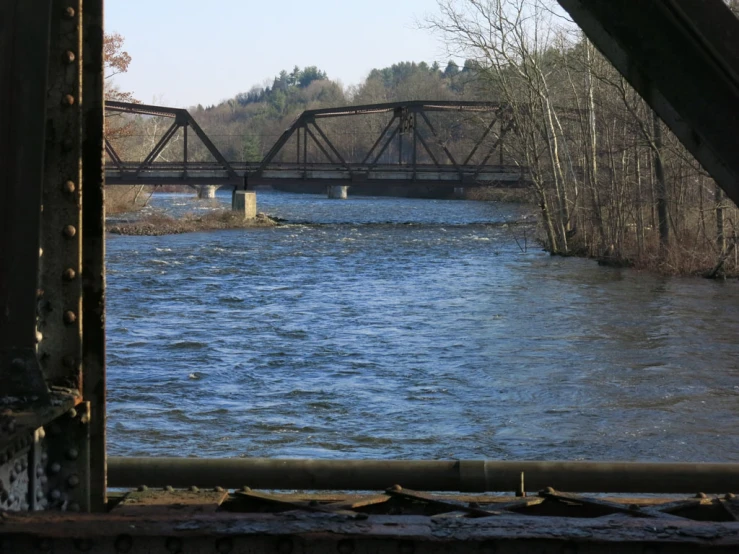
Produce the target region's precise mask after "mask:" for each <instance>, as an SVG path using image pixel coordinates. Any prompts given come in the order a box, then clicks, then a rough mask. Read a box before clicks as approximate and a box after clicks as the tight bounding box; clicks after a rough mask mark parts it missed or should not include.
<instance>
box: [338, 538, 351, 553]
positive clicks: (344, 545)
mask: <svg viewBox="0 0 739 554" xmlns="http://www.w3.org/2000/svg"><path fill="white" fill-rule="evenodd" d="M336 549H337V550H338V551H339V554H352V552H354V543H353V542H352V541H340V542H339V544H338V545H337V547H336Z"/></svg>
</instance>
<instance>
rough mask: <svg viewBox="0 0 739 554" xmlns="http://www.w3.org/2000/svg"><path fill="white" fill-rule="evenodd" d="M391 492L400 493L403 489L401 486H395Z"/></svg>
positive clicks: (391, 488)
mask: <svg viewBox="0 0 739 554" xmlns="http://www.w3.org/2000/svg"><path fill="white" fill-rule="evenodd" d="M390 490H391V491H394V492H400V491H402V490H403V487H401V486H400V485H393V486H392V487H390Z"/></svg>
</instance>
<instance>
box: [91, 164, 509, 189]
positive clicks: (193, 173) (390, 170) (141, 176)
mask: <svg viewBox="0 0 739 554" xmlns="http://www.w3.org/2000/svg"><path fill="white" fill-rule="evenodd" d="M231 167H232V168H233V169H234V171H235V172H236V176H235V177H233V176H230V175H229V174H228V172H227V171H226V170H224V168H223V167H222V166H221V165H220V164H218V163H215V162H212V163H211V162H204V163H196V162H190V163H188V164H186V165H185V164H182V163H176V162H175V163H166V162H162V163H154V164H150V165H149V166H148V167H147V168H146V169H145V170H141V171H138V169H139V168H138V165H136V164H122V165H121V166H119V167H116V166H110V165H109V166H108V167H107V168H106V171H105V175H106V183H107V184H108V185H142V184H143V185H165V184H166V185H193V184H197V185H203V184H210V185H239V186H240V185H243V183H244V177H246V178H247V182H248V184H249V185H250V186H251V185H264V184H277V183H286V182H304V183H327V184H331V185H349V186H362V185H368V184H387V185H391V184H406V185H407V184H414V183H419V184H424V185H431V186H433V185H444V186H468V187H472V186H488V185H491V184H499V183H506V184H507V185H509V186H515V185H516V184H518V183H520V182H521V181H522V172H521V169H520V168H519V167H517V166H488V167H483V168H480V167H478V166H471V165H466V166H458V167H454V166H435V165H432V164H428V165H427V164H423V165H417V166H416V167H415V168H414V167H413V166H401V165H397V164H386V165H376V166H370V165H367V164H346V165H342V164H339V165H336V164H308V165H305V164H295V163H276V164H270V165H268V166H266V167H264V168H260V164H259V163H232V164H231Z"/></svg>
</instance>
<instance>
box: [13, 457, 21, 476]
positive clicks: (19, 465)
mask: <svg viewBox="0 0 739 554" xmlns="http://www.w3.org/2000/svg"><path fill="white" fill-rule="evenodd" d="M13 467H14V468H15V472H16V473H20V472H21V471H23V466H22V465H21V461H20V460H18V461H17V462H15V465H14V466H13Z"/></svg>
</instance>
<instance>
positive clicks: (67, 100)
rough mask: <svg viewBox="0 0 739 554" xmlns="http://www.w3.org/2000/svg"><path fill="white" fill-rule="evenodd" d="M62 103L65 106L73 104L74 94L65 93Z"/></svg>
mask: <svg viewBox="0 0 739 554" xmlns="http://www.w3.org/2000/svg"><path fill="white" fill-rule="evenodd" d="M62 104H64V105H65V106H74V96H72V95H71V94H65V95H64V98H62Z"/></svg>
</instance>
